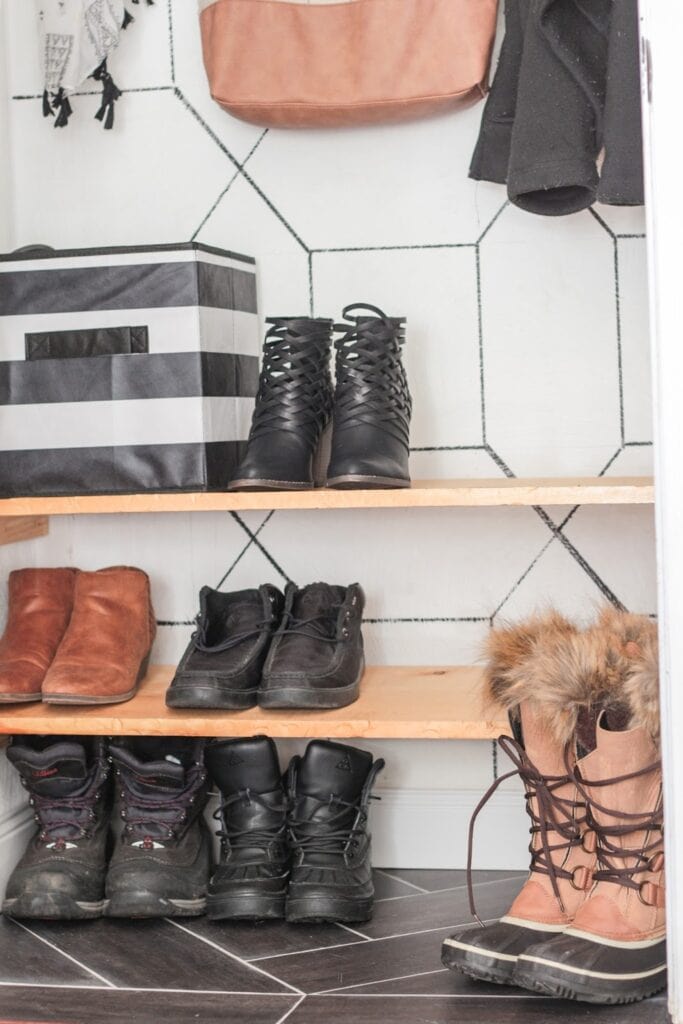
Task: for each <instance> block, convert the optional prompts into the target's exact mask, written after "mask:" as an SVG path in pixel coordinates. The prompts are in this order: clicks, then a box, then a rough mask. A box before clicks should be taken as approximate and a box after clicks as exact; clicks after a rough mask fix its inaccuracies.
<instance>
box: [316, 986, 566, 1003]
mask: <svg viewBox="0 0 683 1024" xmlns="http://www.w3.org/2000/svg"><path fill="white" fill-rule="evenodd" d="M370 984H372V982H370ZM319 998H320V999H470V1000H472V1001H473V1002H474V1001H477V1000H480V999H509V1000H512V999H514V1000H521V999H533V1000H536V999H538V998H539V996H538V995H537V994H536V993H535V992H529V993H528V994H524V993H520V994H517V993H516V992H513V993H510V994H507V993H506V994H504V995H503V994H502V993H501V994H498V993H497V992H487V993H486V994H485V995H484V994H483V993H480V994H479V995H474V994H472V993H470V992H447V993H441V994H440V995H439V994H438V993H432V992H415V993H414V994H408V993H407V992H329V993H326V994H325V995H322V996H319ZM548 998H549V999H550V998H551V997H550V996H548Z"/></svg>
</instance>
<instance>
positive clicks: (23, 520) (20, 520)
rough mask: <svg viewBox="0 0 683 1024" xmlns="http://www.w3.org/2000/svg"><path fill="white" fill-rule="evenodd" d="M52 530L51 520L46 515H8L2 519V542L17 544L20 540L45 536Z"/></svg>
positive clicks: (0, 542) (0, 530) (0, 525)
mask: <svg viewBox="0 0 683 1024" xmlns="http://www.w3.org/2000/svg"><path fill="white" fill-rule="evenodd" d="M49 531H50V520H49V519H48V517H47V516H46V515H39V516H24V515H21V516H15V515H11V516H9V515H6V516H4V517H3V518H2V519H0V544H17V543H18V542H19V541H20V540H33V539H34V537H45V536H47V534H48V533H49Z"/></svg>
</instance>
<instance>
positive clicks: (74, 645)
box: [43, 566, 156, 704]
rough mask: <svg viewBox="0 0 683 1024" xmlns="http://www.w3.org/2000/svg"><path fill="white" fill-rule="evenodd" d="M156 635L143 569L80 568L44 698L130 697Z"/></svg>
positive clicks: (91, 700)
mask: <svg viewBox="0 0 683 1024" xmlns="http://www.w3.org/2000/svg"><path fill="white" fill-rule="evenodd" d="M155 633H156V622H155V619H154V610H153V608H152V601H151V597H150V586H149V577H148V576H147V574H146V573H144V572H142V570H141V569H133V568H130V567H128V566H114V567H112V568H109V569H100V570H99V571H98V572H80V573H79V574H78V579H77V581H76V588H75V592H74V607H73V613H72V615H71V621H70V623H69V627H68V629H67V631H66V633H65V635H64V639H63V640H62V642H61V644H60V645H59V650H58V651H57V654H56V656H55V659H54V661H53V663H52V666H51V667H50V670H49V671H48V673H47V675H46V677H45V680H44V682H43V700H44V701H46V702H47V703H48V704H115V703H119V702H120V701H125V700H130V698H131V697H132V696H134V694H135V691H136V690H137V688H138V685H139V683H140V681H141V680H142V679H143V677H144V675H145V673H146V671H147V665H148V663H149V654H150V650H151V647H152V643H153V641H154V636H155Z"/></svg>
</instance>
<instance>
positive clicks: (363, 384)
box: [327, 305, 412, 488]
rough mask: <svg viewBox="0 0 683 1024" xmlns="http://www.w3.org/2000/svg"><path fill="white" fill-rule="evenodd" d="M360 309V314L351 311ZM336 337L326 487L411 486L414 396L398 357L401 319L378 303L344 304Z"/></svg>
mask: <svg viewBox="0 0 683 1024" xmlns="http://www.w3.org/2000/svg"><path fill="white" fill-rule="evenodd" d="M354 310H359V311H360V315H359V316H351V315H350V314H351V313H352V312H353V311H354ZM342 316H344V317H345V318H346V320H347V321H349V323H347V324H340V325H337V326H335V330H337V331H343V332H344V334H343V335H342V337H340V338H337V339H336V340H335V343H334V345H335V348H336V351H337V359H336V368H337V387H336V391H335V396H334V430H333V434H332V457H331V459H330V464H329V467H328V470H327V486H328V487H340V488H353V487H410V471H409V468H408V462H409V447H408V442H409V432H410V414H411V411H412V400H411V397H410V391H409V389H408V379H407V377H406V372H405V367H404V366H403V362H402V359H401V346H402V345H403V342H404V340H405V329H404V327H405V319H403V318H402V317H388V316H386V315H385V314H384V313H383V312H382V311H381V309H377V307H376V306H366V305H355V306H347V307H346V309H345V310H344V311H343V313H342Z"/></svg>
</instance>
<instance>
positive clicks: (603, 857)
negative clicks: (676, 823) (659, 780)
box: [567, 761, 664, 894]
mask: <svg viewBox="0 0 683 1024" xmlns="http://www.w3.org/2000/svg"><path fill="white" fill-rule="evenodd" d="M567 769H568V771H570V772H571V777H572V781H573V782H574V783H575V785H576V787H577V789H578V791H579V793H581V795H582V797H583V798H584V799H585V801H586V806H587V814H586V819H587V825H588V828H590V829H591V830H592V831H593V832H595V837H596V841H597V845H596V852H597V857H598V863H599V864H600V867H599V869H598V870H597V871H594V872H593V878H594V880H595V881H596V882H612V883H614V884H615V885H621V886H625V887H626V888H627V889H635V890H637V891H638V892H640V893H641V894H642V891H643V886H644V885H645V884H646V883H644V882H642V881H640V880H638V878H637V877H635V876H637V875H641V874H643V873H644V872H651V871H657V870H661V866H662V865H663V856H662V838H663V835H662V834H663V828H664V814H663V804H662V789H661V786H660V789H659V795H658V798H657V800H656V802H655V807H654V809H653V810H651V811H636V812H634V813H629V812H627V811H617V810H614V809H613V808H609V807H604V806H603V805H602V804H599V803H598V802H597V800H596V799H595V790H596V789H599V788H600V787H604V786H615V785H618V784H619V783H621V782H628V781H629V780H631V779H638V778H641V777H642V776H644V775H651V774H652V773H653V772H657V771H660V770H661V764H660V762H659V761H656V762H655V763H654V764H650V765H647V767H645V768H641V769H639V770H638V771H635V772H630V773H629V774H627V775H618V776H615V777H614V778H612V779H597V780H594V779H590V780H589V779H584V778H583V777H582V776H581V773H580V772H579V770H578V769H577V768H574V769H572V768H571V765H568V766H567ZM595 811H598V813H599V814H601V815H604V816H605V817H606V818H608V819H609V820H611V821H612V822H613V824H607V823H606V822H605V820H604V818H603V820H601V821H599V820H598V819H597V818H596V816H595ZM639 833H640V834H643V833H644V836H645V837H644V839H643V841H642V842H641V843H639V845H638V846H637V847H628V846H623V845H621V844H620V843H618V842H614V841H613V840H615V839H624V838H625V837H626V836H630V835H633V834H639ZM656 859H659V860H661V864H659V865H657V866H655V865H656ZM629 860H633V861H634V863H633V864H631V865H629V864H628V863H620V862H626V861H629Z"/></svg>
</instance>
